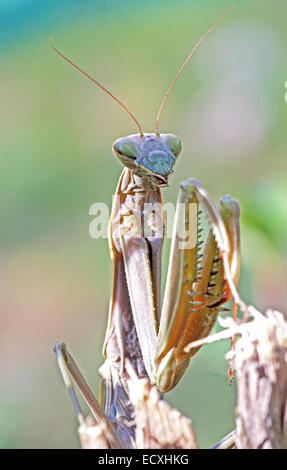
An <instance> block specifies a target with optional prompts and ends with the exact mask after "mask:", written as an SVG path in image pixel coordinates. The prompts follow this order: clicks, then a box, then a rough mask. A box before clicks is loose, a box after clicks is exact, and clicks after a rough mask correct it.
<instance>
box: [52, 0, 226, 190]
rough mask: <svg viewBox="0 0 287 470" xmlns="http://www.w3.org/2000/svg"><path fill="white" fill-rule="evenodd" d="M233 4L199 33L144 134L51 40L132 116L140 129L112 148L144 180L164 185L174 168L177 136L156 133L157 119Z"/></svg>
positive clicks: (178, 142)
mask: <svg viewBox="0 0 287 470" xmlns="http://www.w3.org/2000/svg"><path fill="white" fill-rule="evenodd" d="M233 6H234V5H232V6H230V7H229V8H228V9H227V10H226V12H225V13H224V14H223V15H222V16H221V18H219V20H218V21H217V22H216V23H214V25H213V26H211V28H209V30H208V31H207V32H206V33H205V34H204V35H203V36H202V38H201V39H200V40H199V41H198V43H197V44H196V45H195V46H194V48H193V49H192V51H191V52H190V54H189V56H188V57H187V59H186V61H185V62H184V63H183V65H182V66H181V68H180V69H179V71H178V73H177V74H176V76H175V78H174V79H173V81H172V83H171V85H170V87H169V89H168V90H167V92H166V94H165V96H164V99H163V101H162V103H161V105H160V108H159V111H158V114H157V118H156V125H155V133H154V134H144V133H143V132H142V128H141V126H140V124H139V122H138V120H137V119H136V118H135V116H134V115H133V114H132V113H131V112H130V111H129V110H128V108H127V107H126V106H125V105H124V104H123V103H122V102H121V101H120V100H119V99H118V98H116V97H115V96H114V95H113V94H112V93H111V92H110V91H108V90H107V89H106V88H105V87H104V86H103V85H101V84H100V83H99V82H98V81H97V80H95V79H94V78H93V77H91V75H89V74H88V73H87V72H85V71H84V70H83V69H81V68H80V67H79V66H78V65H76V64H74V62H72V61H71V60H70V59H68V58H67V57H65V56H64V55H63V54H62V53H61V52H60V51H59V50H58V49H57V48H56V47H55V46H54V44H53V42H52V40H50V44H51V46H52V48H53V49H54V50H55V51H56V52H57V54H59V55H60V56H61V57H62V58H63V59H65V60H66V61H67V62H68V63H69V64H71V65H72V66H73V67H75V68H76V69H77V70H79V71H80V72H81V73H83V74H84V75H85V76H86V77H88V78H89V79H90V80H92V82H94V83H95V84H96V85H97V86H98V87H100V88H101V89H102V90H103V91H104V92H105V93H107V94H108V95H109V96H111V98H113V99H114V100H115V101H116V102H117V103H118V104H119V105H120V106H121V107H122V108H123V109H124V110H125V111H126V112H127V113H128V114H129V115H130V117H131V118H132V119H133V121H134V122H135V124H136V125H137V127H138V129H139V134H133V135H129V136H127V137H123V138H120V139H117V140H116V141H115V142H114V144H113V151H114V153H115V155H116V156H117V157H118V158H119V159H120V160H121V162H122V163H123V164H124V165H125V166H126V167H127V168H129V169H130V170H132V171H133V172H134V173H135V175H138V176H141V177H146V179H147V180H149V181H152V182H153V183H154V184H157V185H161V186H166V185H167V180H168V177H169V176H170V174H171V173H172V171H173V167H174V165H175V162H176V159H177V157H178V155H179V154H180V151H181V141H180V139H179V138H178V137H176V136H175V135H173V134H160V132H159V118H160V115H161V112H162V109H163V107H164V105H165V102H166V99H167V97H168V96H169V94H170V92H171V90H172V89H173V87H174V84H175V82H176V81H177V79H178V77H179V76H180V75H181V73H182V71H183V70H184V68H185V67H186V65H187V64H188V62H189V61H190V59H191V57H192V56H193V55H194V53H195V52H196V51H197V49H198V47H199V45H200V44H201V43H202V42H203V41H204V39H205V38H206V37H207V35H208V34H209V33H210V32H211V31H212V30H213V29H214V28H215V26H216V25H217V24H218V23H220V22H221V21H222V19H223V18H224V17H225V16H226V15H227V13H228V12H229V10H230V9H231V8H233Z"/></svg>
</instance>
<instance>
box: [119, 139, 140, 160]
mask: <svg viewBox="0 0 287 470" xmlns="http://www.w3.org/2000/svg"><path fill="white" fill-rule="evenodd" d="M113 151H114V153H115V154H116V156H117V157H119V158H120V159H122V158H124V159H125V158H126V159H128V160H136V159H137V158H138V157H139V156H140V149H139V146H138V145H137V144H136V142H134V141H133V140H131V139H127V138H121V139H118V140H116V141H115V142H114V144H113Z"/></svg>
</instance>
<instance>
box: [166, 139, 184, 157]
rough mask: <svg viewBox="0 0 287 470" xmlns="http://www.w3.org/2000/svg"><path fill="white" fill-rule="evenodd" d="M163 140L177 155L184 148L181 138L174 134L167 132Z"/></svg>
mask: <svg viewBox="0 0 287 470" xmlns="http://www.w3.org/2000/svg"><path fill="white" fill-rule="evenodd" d="M163 140H164V143H165V145H166V146H167V148H168V149H169V150H170V151H171V152H172V153H173V155H174V156H175V157H177V156H178V155H179V154H180V152H181V148H182V144H181V140H180V139H179V138H178V137H176V135H173V134H166V135H165V136H164V139H163Z"/></svg>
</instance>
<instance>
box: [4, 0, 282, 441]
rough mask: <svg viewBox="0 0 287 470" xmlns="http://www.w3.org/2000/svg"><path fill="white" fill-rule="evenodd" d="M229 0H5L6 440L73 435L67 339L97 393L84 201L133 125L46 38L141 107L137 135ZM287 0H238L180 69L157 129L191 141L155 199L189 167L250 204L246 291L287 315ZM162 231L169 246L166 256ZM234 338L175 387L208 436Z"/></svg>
mask: <svg viewBox="0 0 287 470" xmlns="http://www.w3.org/2000/svg"><path fill="white" fill-rule="evenodd" d="M228 6H229V2H228V1H226V0H224V1H223V0H222V1H221V0H213V1H211V0H210V1H208V0H201V1H199V0H188V1H185V0H178V1H169V0H163V1H161V0H157V1H150V0H146V1H145V2H141V1H137V0H133V1H128V0H122V1H121V0H114V1H113V0H102V1H99V0H93V1H92V0H84V1H82V2H78V1H76V0H57V1H56V0H49V1H48V0H41V1H40V0H22V1H21V0H7V1H5V0H1V1H0V67H1V74H0V80H1V85H0V96H1V99H0V103H1V113H0V120H1V122H0V133H1V139H0V154H1V173H0V201H1V204H0V207H1V209H0V223H1V231H0V237H1V243H0V250H1V270H0V279H1V282H0V286H1V295H0V304H1V331H0V335H1V339H0V367H1V382H0V446H1V447H2V448H59V447H66V448H73V447H78V446H79V445H78V439H77V434H76V427H77V423H76V419H75V416H74V414H73V409H72V406H71V403H70V401H69V399H68V396H67V393H66V391H65V389H64V386H63V384H62V380H61V377H60V374H59V372H58V370H57V366H56V359H55V355H54V353H53V351H52V348H53V345H54V344H55V342H56V341H58V340H65V341H66V342H67V344H68V346H69V348H70V350H71V352H72V353H73V354H74V356H75V358H76V359H77V361H78V363H79V365H80V366H81V368H82V370H83V373H84V374H85V376H86V377H87V379H88V381H89V383H90V384H91V385H92V387H93V388H94V390H95V391H96V392H97V393H98V389H99V377H98V374H97V369H98V367H99V366H100V364H101V363H102V361H103V358H102V353H101V348H102V343H103V339H104V333H105V327H106V321H107V311H108V302H109V292H110V286H111V263H110V259H109V251H108V244H107V240H105V239H102V240H93V239H92V238H90V236H89V231H88V229H89V224H90V222H91V220H92V218H93V217H92V216H90V215H89V207H90V205H91V204H92V203H93V202H99V201H100V202H104V203H106V204H108V205H109V207H110V206H111V200H112V199H111V198H112V194H113V193H114V190H115V187H116V184H117V180H118V178H119V175H120V173H121V165H120V163H119V161H117V160H116V159H115V157H114V156H113V154H112V152H111V145H112V143H113V141H114V140H115V139H116V138H118V137H120V136H123V135H128V134H131V133H135V132H137V129H136V128H135V126H134V123H133V121H132V120H131V119H130V118H129V116H128V115H127V114H126V113H125V112H124V111H123V110H122V109H121V108H120V107H119V106H118V105H116V103H114V101H113V100H112V99H111V98H110V97H108V96H106V95H105V94H104V93H103V92H102V91H101V90H99V89H98V88H97V87H96V86H95V85H93V84H92V83H91V82H90V81H89V80H87V79H85V77H83V76H81V75H80V74H79V73H78V72H77V71H75V70H74V69H73V68H72V67H71V66H69V65H68V64H67V63H65V62H64V61H61V60H60V58H59V57H58V56H57V55H56V54H55V53H54V52H53V51H52V49H51V48H50V46H49V42H48V40H49V37H51V36H52V37H53V38H54V42H55V45H57V46H58V47H59V48H60V49H61V50H62V51H63V52H64V53H65V54H66V55H68V56H69V57H71V58H72V59H73V60H74V61H76V63H77V64H78V65H80V66H82V67H84V68H85V69H86V70H87V71H89V72H90V73H91V74H93V75H95V76H96V78H97V79H98V80H99V81H100V82H101V83H103V84H104V85H105V86H106V87H107V88H108V89H109V90H111V91H112V92H113V93H115V94H116V96H118V97H119V98H120V99H122V100H123V101H124V103H126V104H127V106H129V108H130V109H131V110H132V111H133V112H134V113H135V115H136V117H137V119H138V120H139V121H140V123H141V124H142V126H143V128H144V130H145V131H153V130H154V125H155V117H156V113H157V110H158V107H159V105H160V102H161V100H162V98H163V95H164V93H165V92H166V90H167V87H168V86H169V84H170V82H171V80H172V79H173V77H174V75H175V74H176V72H177V70H178V68H179V67H180V65H181V64H182V63H183V61H184V60H185V58H186V57H187V55H188V53H189V51H190V50H191V48H192V46H193V45H194V43H195V41H197V40H198V39H199V38H200V37H201V36H202V34H203V33H204V32H205V31H206V30H207V29H208V28H209V27H210V25H211V24H212V23H214V22H215V21H216V20H217V19H218V17H219V16H220V15H221V14H222V13H223V12H224V11H225V10H226V8H227V7H228ZM286 13H287V5H286V2H285V0H277V2H276V8H275V3H274V2H270V0H252V1H250V0H248V1H247V0H245V1H244V0H242V1H240V0H239V1H238V2H237V7H236V8H234V9H233V10H232V12H231V13H230V14H229V15H228V17H227V18H225V20H224V22H223V23H221V24H220V25H219V26H218V27H217V28H216V30H215V31H213V32H212V34H211V35H210V36H209V37H208V39H207V40H206V41H205V42H204V44H203V45H202V46H201V48H200V49H199V51H198V53H197V54H196V56H195V57H194V58H193V60H192V62H191V63H190V64H189V65H188V68H187V69H186V70H185V72H184V75H183V76H182V77H181V78H180V79H179V80H178V82H177V84H176V86H175V88H174V90H173V92H172V94H171V95H170V97H169V100H168V102H167V104H166V107H165V109H164V111H163V114H162V118H161V124H160V128H161V131H162V132H173V133H175V134H177V135H178V136H180V137H181V138H182V140H183V143H184V152H183V154H182V156H181V157H180V159H179V161H178V164H177V168H176V172H175V174H174V175H173V177H172V179H171V186H170V187H169V188H168V189H166V190H164V198H165V201H175V200H176V194H177V191H178V187H179V184H180V181H181V180H182V179H184V178H186V177H187V176H195V177H197V178H198V179H200V180H201V182H202V183H203V184H204V185H205V186H206V187H207V188H208V190H209V192H210V194H211V195H212V196H213V197H214V198H216V199H218V197H219V196H220V195H222V194H226V193H231V194H232V195H233V196H234V197H235V198H237V199H238V200H239V201H240V205H241V214H242V277H241V282H240V291H241V293H242V296H243V297H244V299H245V300H246V301H247V302H254V304H255V305H256V306H257V307H258V308H262V309H265V308H266V307H268V306H270V307H274V308H277V309H280V310H283V311H285V310H286V257H287V249H286V234H287V219H286V213H287V185H286V168H287V163H286V157H287V155H286V150H287V146H286V124H287V119H286V116H287V102H286V101H285V93H286V92H287V88H286V86H285V81H286V80H287V70H286V53H287V47H286V46H287V30H286ZM167 251H168V243H167V244H166V250H165V265H166V260H167V254H168V253H167ZM228 349H229V343H228V342H222V343H218V344H214V345H210V346H207V347H205V348H204V349H202V350H201V351H200V352H199V354H198V355H197V356H196V357H195V358H194V359H193V361H192V364H191V367H190V368H189V370H188V372H187V373H186V374H185V377H184V379H183V380H182V381H181V383H180V384H179V385H178V387H177V388H176V389H175V390H174V391H172V392H170V393H169V394H167V395H166V398H167V400H168V401H169V402H170V403H171V404H173V405H174V406H176V407H178V408H179V409H180V410H181V411H182V412H183V413H185V414H186V415H187V416H191V417H192V419H193V423H194V427H195V431H196V434H197V437H198V440H199V443H200V446H201V447H208V446H211V445H212V444H213V443H215V442H216V441H217V440H218V439H219V438H220V437H222V436H223V435H224V434H226V433H227V432H229V431H231V430H232V429H233V428H234V419H235V418H234V405H235V402H236V386H235V383H233V384H232V386H228V377H227V372H226V371H227V368H228V362H227V361H226V360H225V359H224V355H225V353H226V352H227V351H228Z"/></svg>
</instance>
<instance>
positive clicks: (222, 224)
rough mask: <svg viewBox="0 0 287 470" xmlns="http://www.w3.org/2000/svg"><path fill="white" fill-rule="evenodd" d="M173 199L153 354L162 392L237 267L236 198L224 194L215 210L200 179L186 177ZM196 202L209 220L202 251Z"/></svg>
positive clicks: (206, 326) (206, 327) (208, 324)
mask: <svg viewBox="0 0 287 470" xmlns="http://www.w3.org/2000/svg"><path fill="white" fill-rule="evenodd" d="M178 203H180V204H177V210H176V216H175V225H174V233H173V239H172V246H171V254H170V261H169V268H168V274H167V281H166V288H165V293H164V299H163V308H162V316H161V324H160V330H159V337H158V344H157V355H156V367H157V373H156V381H157V382H156V383H157V386H158V388H159V390H161V391H162V392H165V391H168V390H169V389H171V388H173V387H174V386H175V385H176V384H177V383H178V381H179V380H180V378H181V377H182V375H183V373H184V371H185V370H186V368H187V366H188V364H189V360H190V357H191V356H192V355H193V354H195V352H196V351H197V349H194V350H192V351H191V353H186V352H185V351H184V348H185V346H186V345H187V344H189V343H190V342H191V341H194V340H196V339H199V338H203V337H205V336H207V335H208V334H209V333H210V331H211V329H212V327H213V325H214V323H215V320H216V317H217V314H218V311H219V308H220V306H221V305H222V304H223V303H224V302H226V301H227V300H229V298H230V297H231V288H234V289H233V290H236V289H235V286H236V285H237V283H238V280H239V269H240V236H239V206H238V203H237V201H235V200H234V199H232V198H231V197H230V196H225V197H223V198H222V199H221V201H220V206H221V207H220V210H218V209H217V207H216V206H215V204H214V203H213V201H212V199H211V198H210V196H209V195H208V193H207V192H206V191H205V189H204V188H203V187H202V185H201V184H200V183H199V181H197V180H196V179H194V178H190V179H188V180H186V181H184V182H183V183H182V184H181V188H180V192H179V196H178ZM199 206H201V207H202V208H203V209H204V211H205V213H206V215H207V218H208V220H209V221H210V232H209V235H208V237H207V241H206V243H205V245H204V248H203V252H202V254H200V244H201V243H202V242H201V241H200V231H201V229H200V226H199ZM190 209H192V214H193V216H192V217H190V214H189V212H190ZM182 229H184V231H185V232H186V234H187V236H186V238H187V241H185V242H184V243H183V240H182V237H181V234H182V232H183V230H182ZM227 278H228V279H227ZM227 280H228V282H227ZM230 285H231V288H230Z"/></svg>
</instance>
